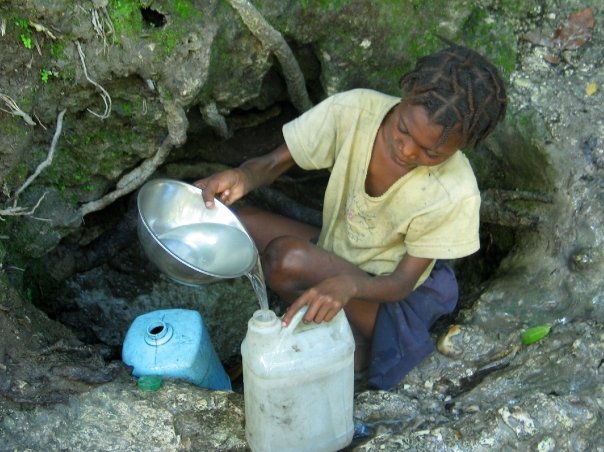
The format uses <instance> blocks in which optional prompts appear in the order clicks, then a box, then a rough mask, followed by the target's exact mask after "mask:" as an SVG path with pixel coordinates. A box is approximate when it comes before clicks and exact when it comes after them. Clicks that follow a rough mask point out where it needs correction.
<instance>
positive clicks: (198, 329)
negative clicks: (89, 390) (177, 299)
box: [122, 309, 231, 390]
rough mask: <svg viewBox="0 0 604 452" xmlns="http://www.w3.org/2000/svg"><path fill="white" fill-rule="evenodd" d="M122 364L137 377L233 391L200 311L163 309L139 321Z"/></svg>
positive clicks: (129, 335)
mask: <svg viewBox="0 0 604 452" xmlns="http://www.w3.org/2000/svg"><path fill="white" fill-rule="evenodd" d="M122 360H123V361H124V363H126V364H127V365H129V366H132V367H133V368H134V369H133V371H132V374H133V375H134V376H135V377H142V376H146V375H157V376H162V377H172V378H178V379H182V380H186V381H189V382H190V383H193V384H196V385H198V386H201V387H202V388H207V389H217V390H230V389H231V380H230V379H229V377H228V375H227V373H226V372H225V370H224V367H222V364H221V363H220V360H219V359H218V355H217V354H216V352H215V350H214V346H213V345H212V341H211V340H210V337H209V334H208V332H207V329H206V327H205V324H204V322H203V318H202V317H201V314H200V313H199V312H197V311H193V310H189V309H163V310H159V311H153V312H149V313H147V314H143V315H141V316H139V317H137V318H136V319H135V320H134V322H132V325H130V328H129V329H128V332H127V333H126V338H125V339H124V345H123V347H122Z"/></svg>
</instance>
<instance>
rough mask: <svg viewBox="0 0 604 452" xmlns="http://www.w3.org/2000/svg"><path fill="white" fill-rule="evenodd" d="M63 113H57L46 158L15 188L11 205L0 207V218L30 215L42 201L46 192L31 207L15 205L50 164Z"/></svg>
mask: <svg viewBox="0 0 604 452" xmlns="http://www.w3.org/2000/svg"><path fill="white" fill-rule="evenodd" d="M64 115H65V110H63V111H61V112H60V113H59V115H58V116H57V128H56V130H55V133H54V136H53V137H52V142H51V144H50V149H49V150H48V155H47V156H46V159H45V160H44V161H43V162H42V163H40V164H39V165H38V167H37V168H36V170H35V171H34V172H33V174H32V175H31V176H29V177H28V178H27V180H26V181H25V182H24V183H23V185H21V187H19V188H18V189H17V191H16V192H15V195H14V198H15V199H14V202H13V205H12V207H9V208H6V209H0V220H4V218H2V217H3V216H5V217H8V216H32V215H33V214H34V212H35V211H36V209H37V208H38V207H39V206H40V204H41V203H42V200H43V199H44V197H45V196H46V193H44V194H43V195H42V196H41V197H40V199H38V202H36V204H35V205H34V206H33V207H31V208H29V207H20V206H18V205H17V202H18V201H19V195H20V194H21V193H22V192H23V191H24V190H25V189H26V188H27V187H29V186H30V185H31V183H32V182H33V181H34V180H35V179H36V178H37V177H38V176H39V175H40V174H41V173H42V171H44V169H45V168H47V167H49V166H50V165H51V164H52V160H53V158H54V155H55V152H56V150H57V143H58V142H59V137H60V136H61V131H62V130H63V116H64ZM37 219H38V220H45V219H43V218H37Z"/></svg>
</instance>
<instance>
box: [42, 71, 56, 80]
mask: <svg viewBox="0 0 604 452" xmlns="http://www.w3.org/2000/svg"><path fill="white" fill-rule="evenodd" d="M51 75H54V74H53V73H52V71H50V70H48V69H42V70H40V80H42V83H48V79H49V78H50V76H51Z"/></svg>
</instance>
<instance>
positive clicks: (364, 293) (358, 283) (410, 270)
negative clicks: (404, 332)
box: [283, 255, 432, 325]
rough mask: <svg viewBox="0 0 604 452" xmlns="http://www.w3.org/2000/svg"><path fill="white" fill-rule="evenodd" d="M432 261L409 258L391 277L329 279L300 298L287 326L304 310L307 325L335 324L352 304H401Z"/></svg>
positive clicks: (351, 274)
mask: <svg viewBox="0 0 604 452" xmlns="http://www.w3.org/2000/svg"><path fill="white" fill-rule="evenodd" d="M431 262H432V259H429V258H422V257H413V256H409V255H406V256H405V257H404V258H403V259H402V260H401V262H400V263H399V264H398V266H397V267H396V269H395V270H394V271H393V272H392V273H391V274H389V275H384V276H370V275H368V274H367V273H365V272H363V271H362V270H360V269H358V268H355V270H354V271H343V272H339V273H337V274H335V275H333V276H330V277H327V278H325V279H323V280H322V281H320V282H319V283H318V284H315V285H314V286H312V287H310V288H309V289H308V290H306V291H305V292H304V293H303V294H302V295H300V296H299V297H298V298H297V299H296V300H295V301H294V302H293V303H292V305H291V306H290V308H289V309H288V311H287V312H286V314H285V315H284V316H283V322H284V324H285V325H287V324H289V322H290V321H291V319H292V317H293V316H294V314H295V313H296V312H298V310H299V309H300V308H302V306H306V305H307V306H308V311H307V313H306V315H305V316H304V320H306V321H314V322H322V321H324V320H325V321H329V320H331V319H332V318H333V317H334V316H335V315H336V314H337V313H338V311H339V310H340V309H343V308H344V307H345V306H346V305H347V304H348V302H349V301H351V300H362V301H366V302H370V303H383V302H394V301H400V300H402V299H404V298H405V297H407V295H409V294H410V293H411V292H412V291H413V289H414V287H415V284H417V281H418V280H419V278H420V276H421V275H422V273H423V272H424V271H425V270H426V268H428V266H429V265H430V263H431Z"/></svg>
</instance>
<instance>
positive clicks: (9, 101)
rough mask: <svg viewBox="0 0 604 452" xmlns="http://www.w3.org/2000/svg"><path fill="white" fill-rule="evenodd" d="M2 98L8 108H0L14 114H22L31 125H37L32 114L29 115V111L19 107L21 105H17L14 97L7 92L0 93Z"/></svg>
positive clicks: (0, 98)
mask: <svg viewBox="0 0 604 452" xmlns="http://www.w3.org/2000/svg"><path fill="white" fill-rule="evenodd" d="M0 100H2V101H3V102H4V104H5V105H6V107H7V108H8V110H5V109H3V108H0V110H2V111H4V112H6V113H9V114H11V115H14V116H21V117H22V118H23V120H24V121H25V122H26V123H27V124H28V125H30V126H35V125H36V123H35V122H34V120H33V119H31V116H29V115H28V114H27V113H25V112H24V111H23V110H21V109H20V108H19V106H18V105H17V103H16V102H15V101H14V100H13V98H12V97H10V96H7V95H6V94H3V93H0Z"/></svg>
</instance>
